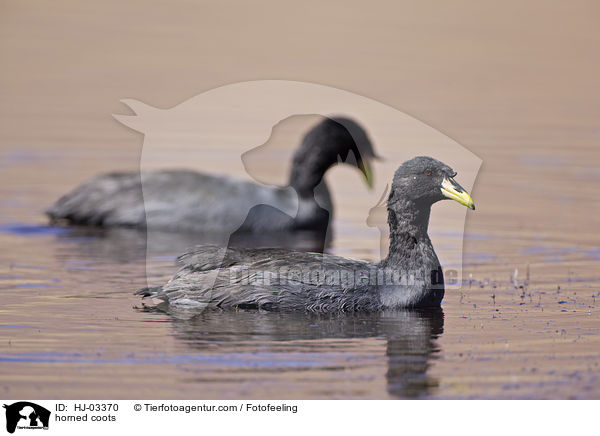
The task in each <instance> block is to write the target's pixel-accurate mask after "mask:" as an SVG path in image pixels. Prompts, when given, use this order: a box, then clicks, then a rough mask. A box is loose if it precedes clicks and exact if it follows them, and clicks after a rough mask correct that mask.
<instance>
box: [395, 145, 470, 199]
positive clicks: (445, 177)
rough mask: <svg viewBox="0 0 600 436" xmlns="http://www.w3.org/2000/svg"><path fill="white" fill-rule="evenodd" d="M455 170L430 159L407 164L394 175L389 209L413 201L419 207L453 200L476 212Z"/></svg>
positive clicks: (426, 158)
mask: <svg viewBox="0 0 600 436" xmlns="http://www.w3.org/2000/svg"><path fill="white" fill-rule="evenodd" d="M455 176H456V171H454V170H453V169H452V168H450V167H449V166H448V165H446V164H444V163H442V162H440V161H439V160H437V159H433V158H431V157H427V156H419V157H415V158H413V159H411V160H409V161H406V162H404V163H403V164H402V165H401V166H400V168H398V169H397V170H396V173H395V174H394V181H393V183H392V189H391V192H390V196H389V199H388V207H391V208H393V206H394V205H395V204H396V203H399V207H403V206H402V203H406V202H410V203H412V204H415V205H417V206H420V207H428V206H431V205H432V204H433V203H435V202H437V201H440V200H445V199H451V200H455V201H457V202H459V203H460V204H462V205H464V206H466V207H468V208H469V209H475V205H474V204H473V199H472V198H471V196H470V195H469V194H468V193H467V191H465V190H464V189H463V188H462V187H461V186H460V185H459V184H458V183H457V182H456V181H455V180H454V177H455Z"/></svg>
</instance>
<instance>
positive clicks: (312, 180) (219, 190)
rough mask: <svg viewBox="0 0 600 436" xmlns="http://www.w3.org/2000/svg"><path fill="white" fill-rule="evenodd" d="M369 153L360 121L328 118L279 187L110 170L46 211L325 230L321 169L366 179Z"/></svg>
mask: <svg viewBox="0 0 600 436" xmlns="http://www.w3.org/2000/svg"><path fill="white" fill-rule="evenodd" d="M374 157H375V153H374V151H373V147H372V144H371V141H370V139H369V138H368V135H367V133H366V132H365V131H364V129H363V128H362V127H361V126H360V125H359V124H358V123H356V122H355V121H353V120H351V119H348V118H342V117H338V118H331V119H330V118H326V119H325V120H323V121H322V122H320V123H319V124H317V125H316V126H315V127H313V128H312V129H311V130H310V131H309V132H308V133H307V134H306V135H305V137H304V139H303V140H302V142H301V144H300V146H299V147H298V149H297V150H296V152H295V154H294V157H293V163H292V169H291V173H290V177H289V184H288V186H287V187H285V188H280V187H274V186H264V185H259V184H256V183H252V182H247V181H242V180H238V179H235V178H233V177H229V176H222V175H211V174H203V173H199V172H195V171H184V170H162V171H150V172H143V173H141V174H140V173H136V172H127V173H111V174H105V175H101V176H99V177H96V178H94V179H92V180H90V181H88V182H86V183H84V184H83V185H81V186H79V187H78V188H76V189H75V190H73V191H72V192H70V193H68V194H66V195H65V196H63V197H62V198H60V199H59V200H58V201H57V202H56V203H55V204H54V205H53V206H51V207H50V208H49V209H48V210H47V211H46V214H47V215H48V216H49V217H50V218H51V220H52V221H53V222H61V221H62V222H67V223H69V224H77V225H91V226H102V227H113V226H123V227H146V226H147V228H148V229H152V230H167V231H182V232H234V231H237V232H243V233H264V232H273V231H293V230H318V231H325V230H326V229H327V226H328V224H329V222H330V220H331V212H332V210H333V207H332V204H331V200H330V195H329V190H328V188H327V185H326V183H325V180H324V179H323V176H324V174H325V172H326V171H327V170H328V169H329V168H331V167H332V166H334V165H335V164H337V163H339V162H343V163H347V164H350V165H352V166H355V167H357V168H358V169H360V171H361V172H362V173H363V175H364V177H365V180H366V182H367V184H368V185H369V186H372V182H373V174H372V170H371V166H370V163H369V162H370V160H371V159H372V158H374ZM142 185H143V196H142Z"/></svg>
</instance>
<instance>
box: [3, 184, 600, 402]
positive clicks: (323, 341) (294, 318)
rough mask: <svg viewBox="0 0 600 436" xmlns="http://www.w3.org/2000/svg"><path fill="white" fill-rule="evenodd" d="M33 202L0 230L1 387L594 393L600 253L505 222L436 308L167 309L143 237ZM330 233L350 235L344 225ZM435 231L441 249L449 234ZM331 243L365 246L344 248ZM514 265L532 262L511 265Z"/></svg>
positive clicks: (361, 394) (126, 393)
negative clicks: (59, 219) (188, 312)
mask: <svg viewBox="0 0 600 436" xmlns="http://www.w3.org/2000/svg"><path fill="white" fill-rule="evenodd" d="M43 202H44V188H43V187H41V185H40V186H33V187H31V188H29V189H28V190H26V191H19V192H17V193H14V192H13V193H10V192H9V193H7V194H6V196H5V199H4V204H5V209H4V210H5V212H6V215H5V216H8V217H9V218H8V219H9V220H10V222H6V223H4V224H2V225H0V245H1V246H2V247H3V249H2V252H1V253H0V290H1V292H2V296H3V304H2V308H1V309H0V360H1V361H2V365H1V366H0V372H1V373H2V377H1V389H2V392H3V395H4V396H5V397H10V398H17V397H19V398H21V397H31V398H138V397H146V398H148V397H153V398H240V397H247V398H571V397H575V398H597V397H598V396H599V394H600V380H599V375H600V367H599V362H600V359H599V358H600V322H599V319H598V318H599V317H598V311H597V300H600V294H599V287H598V284H599V283H600V273H599V272H598V270H597V268H596V267H597V265H598V260H599V257H600V253H599V252H598V250H597V249H592V248H590V249H588V250H583V249H581V248H578V247H577V246H575V245H569V244H568V243H565V242H564V241H561V240H552V239H549V238H543V239H540V238H539V237H530V238H527V237H516V236H514V235H511V232H508V231H507V232H505V233H504V235H498V234H493V233H475V232H472V233H469V232H467V235H466V239H465V246H466V247H467V249H466V251H465V254H464V258H465V282H464V284H463V287H462V288H461V289H450V290H448V291H447V296H446V298H445V300H444V304H443V307H442V309H440V310H438V311H390V312H383V313H378V314H338V315H327V316H319V315H307V314H289V313H287V314H280V313H271V312H262V311H260V312H259V311H238V312H231V311H223V312H221V311H214V312H207V313H204V314H201V315H199V316H196V317H192V318H189V317H184V318H177V317H172V316H170V315H167V314H164V313H161V312H156V311H153V310H149V309H148V308H146V307H144V306H143V305H142V302H141V301H140V300H139V299H138V298H137V297H134V296H133V295H132V293H133V292H134V291H135V290H136V289H139V288H141V287H143V286H146V263H145V255H146V251H145V241H146V239H145V235H144V233H143V232H139V231H135V230H125V229H121V230H118V229H117V230H112V231H94V230H89V229H65V228H56V227H49V226H47V225H44V224H43V222H44V218H43V217H42V216H41V215H38V212H37V211H36V210H35V209H32V208H31V205H32V204H43ZM18 217H24V218H23V222H16V221H15V220H17V219H18ZM27 220H29V221H30V222H26V221H27ZM34 221H37V223H35V222H34ZM338 227H340V229H339V231H340V232H342V233H343V234H344V235H345V238H351V236H349V235H348V234H350V235H352V226H351V225H350V224H348V223H346V224H344V223H343V222H342V224H341V225H338ZM431 233H432V236H433V237H434V238H435V239H437V240H439V241H442V243H441V245H444V244H446V245H450V246H451V245H452V244H453V243H456V241H455V239H456V238H457V237H458V235H454V234H447V233H443V232H438V233H441V234H437V233H436V232H435V229H432V232H431ZM356 235H357V236H355V237H354V243H355V244H356V245H358V246H360V245H361V239H360V236H359V235H360V232H356ZM173 240H175V241H176V240H177V239H176V238H173ZM444 241H445V242H444ZM365 244H366V242H365ZM181 247H182V246H181V244H177V243H175V246H174V247H172V248H170V249H169V248H168V247H167V248H166V249H165V251H164V252H163V253H162V254H163V255H162V256H156V257H154V258H153V259H151V260H150V262H149V264H148V265H149V271H150V270H151V273H150V275H149V277H148V281H150V282H152V283H161V282H162V281H164V280H166V279H167V278H168V277H169V275H170V274H172V272H173V271H174V262H173V259H174V256H175V255H176V253H177V252H179V250H181ZM331 250H332V251H334V252H336V251H340V252H343V253H344V254H345V255H350V256H356V257H360V256H361V255H363V254H364V253H362V252H360V251H353V250H351V249H347V248H345V247H344V246H343V244H341V247H340V245H338V246H337V247H333V248H332V249H331ZM442 251H443V248H442ZM503 256H504V257H503ZM515 263H516V264H522V265H528V267H525V266H523V267H521V270H519V271H518V272H516V273H515V271H514V268H513V266H512V265H513V264H515ZM527 268H528V269H529V271H527ZM528 276H529V278H528Z"/></svg>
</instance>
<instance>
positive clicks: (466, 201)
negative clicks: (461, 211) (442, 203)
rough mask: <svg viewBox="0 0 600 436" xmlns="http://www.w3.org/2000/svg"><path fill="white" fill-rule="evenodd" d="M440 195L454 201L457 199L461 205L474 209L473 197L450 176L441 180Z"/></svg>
mask: <svg viewBox="0 0 600 436" xmlns="http://www.w3.org/2000/svg"><path fill="white" fill-rule="evenodd" d="M442 195H443V196H444V197H446V198H449V199H451V200H454V201H458V202H459V203H460V204H462V205H463V206H467V207H468V208H469V209H471V210H475V204H474V203H473V199H472V198H471V196H470V195H469V193H468V192H467V191H465V190H464V189H463V187H462V186H460V185H459V184H458V183H456V181H455V180H454V179H453V178H452V177H444V181H443V182H442Z"/></svg>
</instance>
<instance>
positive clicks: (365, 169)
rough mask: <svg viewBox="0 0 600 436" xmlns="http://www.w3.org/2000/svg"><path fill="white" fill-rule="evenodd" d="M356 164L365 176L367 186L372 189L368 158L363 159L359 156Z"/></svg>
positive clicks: (371, 171)
mask: <svg viewBox="0 0 600 436" xmlns="http://www.w3.org/2000/svg"><path fill="white" fill-rule="evenodd" d="M356 166H357V167H358V169H359V170H360V171H361V172H362V173H363V175H364V176H365V182H366V183H367V186H368V187H369V189H372V188H373V170H372V169H371V164H370V163H369V161H368V158H367V159H363V158H362V157H359V158H358V162H357V165H356Z"/></svg>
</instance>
